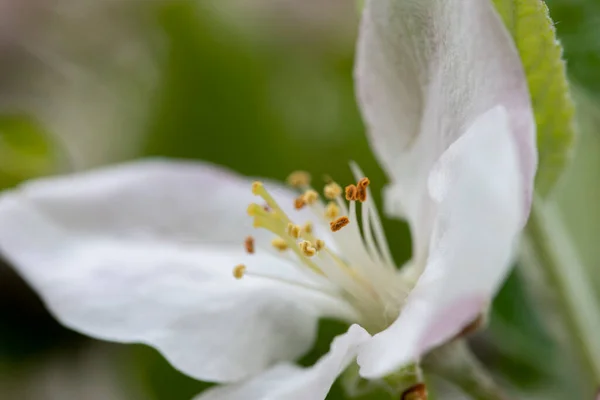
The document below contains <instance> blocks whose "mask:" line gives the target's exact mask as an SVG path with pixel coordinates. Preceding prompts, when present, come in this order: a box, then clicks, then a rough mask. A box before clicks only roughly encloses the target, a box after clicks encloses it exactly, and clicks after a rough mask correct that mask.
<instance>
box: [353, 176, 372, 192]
mask: <svg viewBox="0 0 600 400" xmlns="http://www.w3.org/2000/svg"><path fill="white" fill-rule="evenodd" d="M370 184H371V181H370V180H369V178H367V177H366V176H365V177H364V178H361V179H360V180H359V181H358V184H357V185H356V186H358V187H362V188H365V189H366V188H367V186H369V185H370Z"/></svg>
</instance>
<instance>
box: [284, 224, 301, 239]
mask: <svg viewBox="0 0 600 400" xmlns="http://www.w3.org/2000/svg"><path fill="white" fill-rule="evenodd" d="M301 230H302V228H300V227H299V226H298V225H294V224H292V223H289V224H288V225H287V229H286V233H287V234H288V235H290V236H291V237H293V238H294V239H298V238H299V237H300V231H301Z"/></svg>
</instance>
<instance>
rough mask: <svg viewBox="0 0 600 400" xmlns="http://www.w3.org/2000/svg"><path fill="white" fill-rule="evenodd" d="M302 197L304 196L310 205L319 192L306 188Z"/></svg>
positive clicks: (317, 197) (315, 199) (313, 202)
mask: <svg viewBox="0 0 600 400" xmlns="http://www.w3.org/2000/svg"><path fill="white" fill-rule="evenodd" d="M302 197H303V198H304V201H305V202H306V204H308V205H312V204H315V202H316V201H317V200H318V199H319V193H317V192H315V191H314V190H307V191H306V192H304V195H303V196H302Z"/></svg>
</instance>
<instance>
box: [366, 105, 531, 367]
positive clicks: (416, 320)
mask: <svg viewBox="0 0 600 400" xmlns="http://www.w3.org/2000/svg"><path fill="white" fill-rule="evenodd" d="M428 187H429V194H430V196H431V198H432V199H433V201H434V202H435V203H436V206H437V207H436V208H437V211H438V213H437V216H436V220H435V227H434V232H433V236H432V240H431V244H430V248H431V252H430V256H429V258H428V260H427V266H426V268H425V271H424V273H423V274H422V275H421V277H420V278H419V281H418V282H417V285H416V287H415V289H414V290H413V291H412V292H411V293H410V295H409V297H408V299H407V304H406V306H405V308H404V309H403V310H402V312H401V314H400V316H399V318H398V319H397V320H396V321H395V322H394V323H393V324H392V325H391V326H390V327H389V328H388V329H387V330H385V331H383V332H381V333H379V334H378V335H375V336H374V337H373V340H372V341H371V342H369V343H368V344H367V345H365V348H364V350H362V351H361V353H360V354H359V357H358V362H359V364H360V366H361V375H363V376H365V377H379V376H383V375H385V374H386V373H388V372H391V371H393V370H394V369H396V368H397V367H399V366H401V365H404V364H406V363H409V362H411V361H412V360H415V359H418V358H419V357H420V356H421V355H423V354H424V353H425V352H426V351H428V350H430V349H432V348H433V347H435V346H438V345H440V344H442V343H443V342H445V341H447V340H449V339H451V338H452V337H454V336H455V335H456V334H457V333H459V332H460V331H461V329H462V328H463V327H464V326H465V325H467V324H468V323H469V322H471V321H472V320H474V319H475V318H476V317H477V316H478V313H479V312H481V311H482V310H483V308H484V307H485V306H486V305H487V304H488V303H489V302H490V301H491V298H492V296H493V295H494V294H495V292H496V291H497V289H498V287H499V286H500V284H501V283H502V281H503V279H504V278H505V276H506V274H507V272H508V270H509V268H510V265H511V256H512V252H513V246H514V243H515V241H516V239H517V237H518V235H519V232H520V229H521V221H522V220H523V214H524V210H523V208H522V202H523V194H522V192H521V191H520V190H519V189H520V188H521V187H522V175H521V170H520V166H519V159H518V153H517V146H516V145H515V142H514V140H513V137H512V134H511V128H510V126H509V119H508V114H507V112H506V110H504V109H503V108H502V107H496V108H493V109H491V110H490V111H488V112H487V113H485V114H483V115H482V116H480V117H479V118H478V119H477V120H476V121H475V122H474V124H473V125H472V126H471V127H470V128H469V129H468V130H467V132H466V133H465V134H464V135H462V136H461V137H460V138H459V139H458V140H457V141H456V142H455V143H454V144H452V145H451V146H450V147H449V148H448V150H447V151H446V152H445V153H444V154H443V155H442V157H441V158H440V160H439V161H438V162H437V163H436V165H435V166H434V168H433V170H432V173H431V174H430V176H429V185H428Z"/></svg>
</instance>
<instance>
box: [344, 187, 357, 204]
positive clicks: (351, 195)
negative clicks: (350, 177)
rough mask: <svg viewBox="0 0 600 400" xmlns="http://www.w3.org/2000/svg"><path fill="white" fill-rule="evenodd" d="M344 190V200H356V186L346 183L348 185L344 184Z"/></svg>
mask: <svg viewBox="0 0 600 400" xmlns="http://www.w3.org/2000/svg"><path fill="white" fill-rule="evenodd" d="M345 191H346V200H348V201H352V200H356V192H358V189H357V188H356V186H354V185H348V186H346V189H345Z"/></svg>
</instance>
